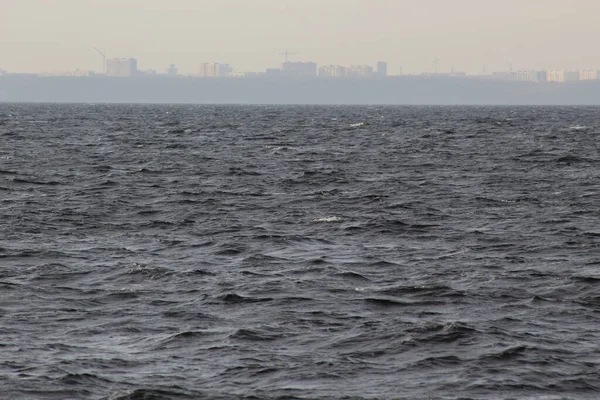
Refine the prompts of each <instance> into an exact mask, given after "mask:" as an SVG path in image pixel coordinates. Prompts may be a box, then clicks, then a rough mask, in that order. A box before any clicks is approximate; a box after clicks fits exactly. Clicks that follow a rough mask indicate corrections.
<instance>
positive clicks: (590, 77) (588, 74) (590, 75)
mask: <svg viewBox="0 0 600 400" xmlns="http://www.w3.org/2000/svg"><path fill="white" fill-rule="evenodd" d="M597 79H600V74H599V71H597V70H595V69H584V70H582V71H579V80H580V81H595V80H597Z"/></svg>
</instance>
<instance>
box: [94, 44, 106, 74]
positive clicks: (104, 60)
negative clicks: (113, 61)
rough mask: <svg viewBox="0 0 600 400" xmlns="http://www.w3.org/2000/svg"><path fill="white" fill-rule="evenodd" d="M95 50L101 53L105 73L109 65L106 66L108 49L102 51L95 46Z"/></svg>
mask: <svg viewBox="0 0 600 400" xmlns="http://www.w3.org/2000/svg"><path fill="white" fill-rule="evenodd" d="M93 49H94V50H96V51H97V52H98V54H100V55H101V56H102V72H103V73H105V74H106V73H107V72H108V71H107V66H106V50H104V51H101V50H99V49H97V48H96V47H94V48H93Z"/></svg>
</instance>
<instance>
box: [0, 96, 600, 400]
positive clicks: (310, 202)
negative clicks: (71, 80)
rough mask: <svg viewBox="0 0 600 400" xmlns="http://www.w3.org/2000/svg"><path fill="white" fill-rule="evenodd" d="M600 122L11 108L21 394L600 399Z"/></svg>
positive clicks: (6, 163)
mask: <svg viewBox="0 0 600 400" xmlns="http://www.w3.org/2000/svg"><path fill="white" fill-rule="evenodd" d="M599 132H600V109H598V108H424V107H406V108H393V107H390V108H381V107H259V106H255V107H254V106H253V107H250V106H248V107H243V106H239V107H233V106H231V107H229V106H223V107H218V106H202V107H199V106H123V105H121V106H117V105H114V106H104V105H77V106H73V105H10V104H3V105H0V141H1V146H0V227H1V228H0V229H1V233H0V351H1V352H0V398H3V399H61V400H63V399H121V400H123V399H202V398H206V399H220V398H223V399H234V398H252V399H263V398H264V399H276V398H277V399H294V398H296V399H325V398H357V399H373V398H381V399H392V398H398V399H425V398H432V399H458V398H461V399H510V398H512V399H539V398H544V399H597V398H599V397H600V394H599V393H598V392H599V391H600V376H599V374H598V371H599V367H600V347H599V346H600V345H599V343H600V333H599V331H598V329H599V324H598V323H599V322H600V270H599V269H600V248H599V244H600V224H599V221H600V180H599V178H600V168H599V167H600V158H599V153H598V150H599V147H600V145H599V144H598V143H599V141H598V134H599Z"/></svg>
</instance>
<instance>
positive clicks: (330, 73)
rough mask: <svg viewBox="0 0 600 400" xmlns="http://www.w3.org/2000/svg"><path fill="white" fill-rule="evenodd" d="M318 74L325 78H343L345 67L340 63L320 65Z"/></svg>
mask: <svg viewBox="0 0 600 400" xmlns="http://www.w3.org/2000/svg"><path fill="white" fill-rule="evenodd" d="M319 76H320V77H325V78H344V77H345V76H346V67H342V66H341V65H322V66H320V67H319Z"/></svg>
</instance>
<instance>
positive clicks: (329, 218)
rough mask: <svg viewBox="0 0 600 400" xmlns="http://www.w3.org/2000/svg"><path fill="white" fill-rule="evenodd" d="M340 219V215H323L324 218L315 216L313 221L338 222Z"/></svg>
mask: <svg viewBox="0 0 600 400" xmlns="http://www.w3.org/2000/svg"><path fill="white" fill-rule="evenodd" d="M340 221H342V219H341V218H340V217H335V216H334V217H324V218H315V219H313V222H340Z"/></svg>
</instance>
